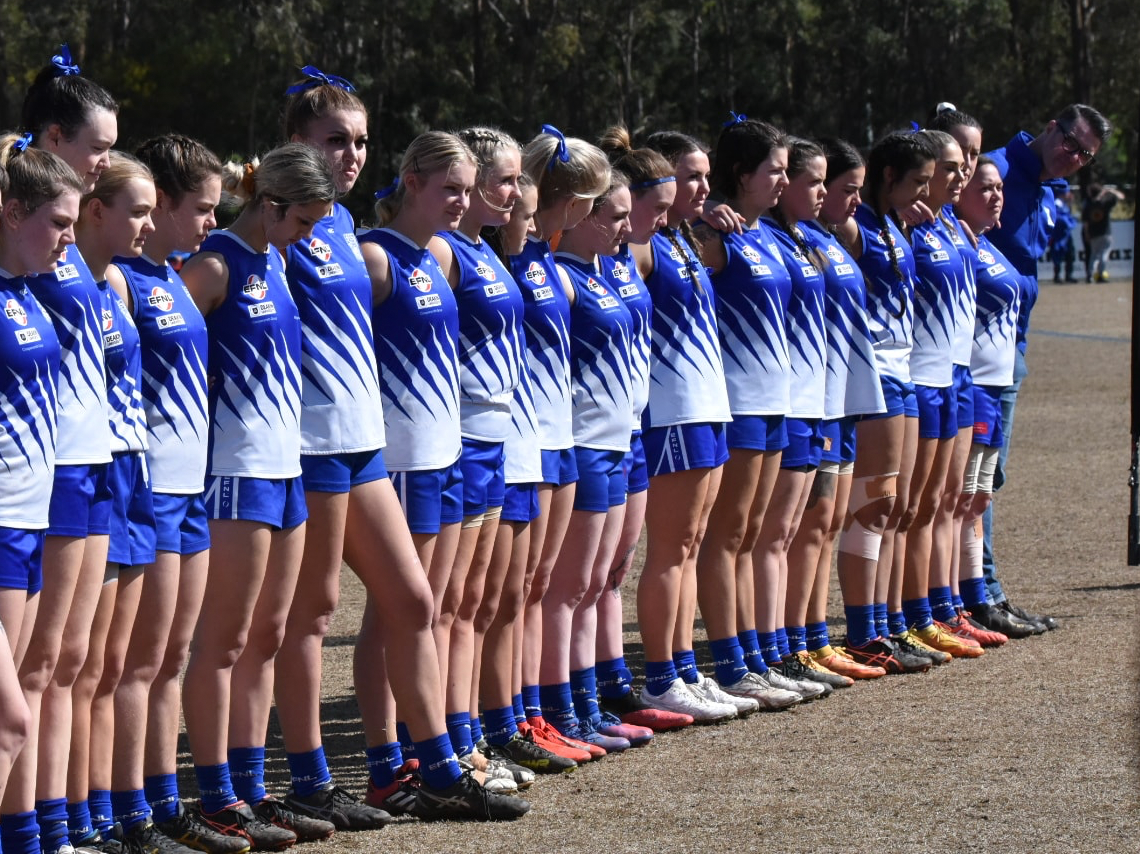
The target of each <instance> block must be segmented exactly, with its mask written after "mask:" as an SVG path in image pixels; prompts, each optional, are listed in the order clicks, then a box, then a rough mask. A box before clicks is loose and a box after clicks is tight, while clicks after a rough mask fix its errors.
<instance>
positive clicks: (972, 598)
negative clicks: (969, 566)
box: [958, 577, 986, 608]
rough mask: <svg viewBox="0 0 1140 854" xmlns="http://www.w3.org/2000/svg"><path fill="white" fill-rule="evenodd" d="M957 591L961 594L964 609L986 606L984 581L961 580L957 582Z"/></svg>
mask: <svg viewBox="0 0 1140 854" xmlns="http://www.w3.org/2000/svg"><path fill="white" fill-rule="evenodd" d="M958 590H959V591H960V592H961V593H962V601H963V602H965V603H966V608H976V607H977V606H978V605H984V604H986V579H985V578H984V577H979V578H963V579H960V580H959V581H958Z"/></svg>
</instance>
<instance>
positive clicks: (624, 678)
mask: <svg viewBox="0 0 1140 854" xmlns="http://www.w3.org/2000/svg"><path fill="white" fill-rule="evenodd" d="M594 671H595V673H596V674H597V679H598V696H600V697H603V698H606V699H611V700H620V699H621V698H622V697H624V696H625V695H626V694H628V693H629V692H630V691H632V690H633V674H632V673H631V672H630V670H629V668H628V667H627V666H626V663H625V656H623V655H619V656H618V657H617V658H611V659H608V660H607V661H599V662H598V663H597V664H595V665H594Z"/></svg>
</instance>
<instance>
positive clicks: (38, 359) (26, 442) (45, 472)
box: [0, 270, 106, 530]
mask: <svg viewBox="0 0 1140 854" xmlns="http://www.w3.org/2000/svg"><path fill="white" fill-rule="evenodd" d="M0 301H2V302H3V304H4V316H3V317H0V365H3V367H4V369H3V371H0V463H2V465H0V527H5V528H25V529H33V530H39V529H43V528H46V527H47V526H48V505H49V502H50V501H51V489H52V479H53V478H54V476H55V439H56V403H57V399H56V380H57V378H58V376H59V366H60V347H59V338H58V337H57V336H56V332H55V327H54V326H53V325H52V321H51V320H50V319H49V318H48V316H47V313H46V312H45V311H44V310H43V309H42V308H41V307H40V304H39V303H38V302H37V301H36V299H35V297H33V296H32V292H31V291H30V290H29V289H28V288H27V286H26V285H25V282H24V279H22V278H20V277H18V276H11V275H9V274H8V273H6V272H4V271H3V270H0ZM104 421H106V419H105V418H104Z"/></svg>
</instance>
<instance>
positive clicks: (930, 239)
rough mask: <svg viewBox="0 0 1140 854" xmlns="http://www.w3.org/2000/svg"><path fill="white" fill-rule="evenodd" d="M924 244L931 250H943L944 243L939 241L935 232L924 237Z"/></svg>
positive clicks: (929, 232) (930, 232) (927, 233)
mask: <svg viewBox="0 0 1140 854" xmlns="http://www.w3.org/2000/svg"><path fill="white" fill-rule="evenodd" d="M922 242H923V243H925V244H926V245H927V246H929V247H930V248H931V249H941V248H942V241H941V240H939V239H938V235H937V234H935V233H934V232H933V231H928V232H926V234H924V235H922Z"/></svg>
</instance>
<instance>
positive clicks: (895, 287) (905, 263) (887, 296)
mask: <svg viewBox="0 0 1140 854" xmlns="http://www.w3.org/2000/svg"><path fill="white" fill-rule="evenodd" d="M884 219H885V222H886V228H885V230H884V226H883V222H884ZM855 222H856V224H857V225H858V226H859V234H860V239H861V240H862V243H863V252H862V254H861V255H860V256H859V269H860V270H862V271H863V278H864V280H865V281H866V284H867V326H868V327H869V328H870V330H871V337H872V339H873V340H874V342H875V358H876V359H877V360H878V365H879V373H880V374H882V375H883V376H888V377H893V378H895V379H897V380H900V381H902V382H910V350H911V345H912V344H913V341H914V334H913V328H914V253H913V252H911V250H910V243H908V242H907V239H906V238H905V237H904V236H903V233H902V232H901V231H899V229H898V226H896V225H895V224H894V222H893V221H892V220H891V218H890V217H885V218H883V219H881V218H880V217H879V215H878V214H877V213H875V211H874V209H872V208H871V207H870V206H869V205H866V204H862V205H859V207H858V208H857V209H856V210H855ZM890 253H893V254H894V257H895V260H896V262H897V266H898V269H899V273H900V274H901V276H902V278H901V279H900V278H899V275H896V274H895V270H894V267H893V266H892V265H891V254H890Z"/></svg>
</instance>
